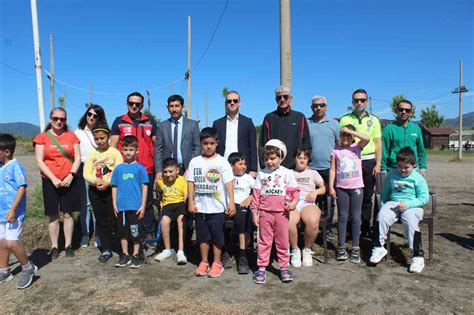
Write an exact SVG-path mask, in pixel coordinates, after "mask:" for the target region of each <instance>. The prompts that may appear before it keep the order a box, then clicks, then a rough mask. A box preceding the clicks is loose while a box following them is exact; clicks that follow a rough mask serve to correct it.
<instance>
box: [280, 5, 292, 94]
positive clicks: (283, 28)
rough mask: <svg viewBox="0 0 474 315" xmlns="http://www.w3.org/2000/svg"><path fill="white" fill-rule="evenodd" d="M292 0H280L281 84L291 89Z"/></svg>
mask: <svg viewBox="0 0 474 315" xmlns="http://www.w3.org/2000/svg"><path fill="white" fill-rule="evenodd" d="M290 26H291V24H290V0H280V84H281V85H285V86H287V87H289V88H290V90H291V84H292V82H291V27H290Z"/></svg>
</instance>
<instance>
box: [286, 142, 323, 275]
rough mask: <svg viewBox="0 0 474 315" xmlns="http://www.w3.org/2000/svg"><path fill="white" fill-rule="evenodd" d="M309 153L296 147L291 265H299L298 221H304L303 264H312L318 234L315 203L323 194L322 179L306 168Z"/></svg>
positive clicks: (291, 219)
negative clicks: (295, 197)
mask: <svg viewBox="0 0 474 315" xmlns="http://www.w3.org/2000/svg"><path fill="white" fill-rule="evenodd" d="M309 158H310V153H309V150H308V149H306V148H298V149H297V150H296V152H295V169H294V171H293V174H294V175H295V178H296V182H297V183H298V187H299V189H300V198H299V201H298V204H297V205H296V211H291V212H290V246H291V265H292V266H293V267H296V268H298V267H301V250H300V249H299V248H298V227H297V225H298V222H300V220H301V221H303V223H304V248H303V266H312V265H313V256H312V254H311V248H312V247H313V244H314V241H315V240H316V237H317V236H318V230H319V219H320V218H321V210H320V209H319V207H318V206H317V205H316V204H315V201H316V199H317V198H318V196H322V195H324V193H325V192H326V188H325V187H324V180H323V178H322V177H321V175H319V173H318V172H317V171H316V170H312V169H309V168H308V164H309Z"/></svg>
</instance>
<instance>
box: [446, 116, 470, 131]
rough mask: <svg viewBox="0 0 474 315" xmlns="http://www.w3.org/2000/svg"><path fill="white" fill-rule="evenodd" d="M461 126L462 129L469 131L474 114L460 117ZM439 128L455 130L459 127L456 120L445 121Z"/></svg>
mask: <svg viewBox="0 0 474 315" xmlns="http://www.w3.org/2000/svg"><path fill="white" fill-rule="evenodd" d="M462 125H463V129H469V128H470V127H474V112H470V113H467V114H463V115H462ZM441 126H443V127H451V128H457V127H458V126H459V119H458V118H448V119H445V120H444V121H443V124H442V125H441Z"/></svg>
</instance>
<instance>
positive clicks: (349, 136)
mask: <svg viewBox="0 0 474 315" xmlns="http://www.w3.org/2000/svg"><path fill="white" fill-rule="evenodd" d="M340 134H341V145H339V146H336V147H335V148H334V150H332V153H331V167H330V169H329V193H330V194H331V196H332V197H334V198H336V203H337V212H338V226H337V234H338V249H337V253H336V259H337V260H346V259H347V253H346V231H347V221H348V219H349V216H350V218H351V220H352V251H351V258H350V262H353V263H359V262H360V248H359V238H360V213H361V209H362V200H363V196H364V190H363V188H364V182H363V180H362V160H361V151H362V149H363V148H364V147H365V146H366V145H367V143H369V140H370V139H369V137H368V136H367V135H365V134H363V133H361V132H356V131H355V128H354V126H352V125H347V126H345V127H343V128H341V131H340ZM355 137H357V138H359V142H357V143H355V142H354V138H355ZM334 182H336V186H334ZM334 187H336V189H335V190H334Z"/></svg>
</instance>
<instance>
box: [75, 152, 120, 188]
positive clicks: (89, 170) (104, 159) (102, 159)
mask: <svg viewBox="0 0 474 315" xmlns="http://www.w3.org/2000/svg"><path fill="white" fill-rule="evenodd" d="M121 163H123V158H122V154H121V153H120V152H119V150H117V149H116V148H113V147H109V148H108V149H107V150H105V151H99V150H94V149H93V151H91V153H90V154H89V156H87V159H86V163H85V164H84V179H85V180H86V181H88V182H89V183H91V184H92V185H94V186H95V185H96V184H97V180H98V179H102V180H103V181H106V182H107V183H110V179H111V178H112V171H113V170H114V169H115V168H116V167H117V165H119V164H121Z"/></svg>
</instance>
